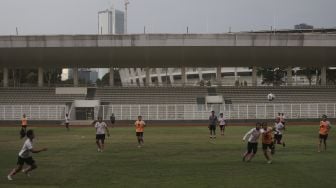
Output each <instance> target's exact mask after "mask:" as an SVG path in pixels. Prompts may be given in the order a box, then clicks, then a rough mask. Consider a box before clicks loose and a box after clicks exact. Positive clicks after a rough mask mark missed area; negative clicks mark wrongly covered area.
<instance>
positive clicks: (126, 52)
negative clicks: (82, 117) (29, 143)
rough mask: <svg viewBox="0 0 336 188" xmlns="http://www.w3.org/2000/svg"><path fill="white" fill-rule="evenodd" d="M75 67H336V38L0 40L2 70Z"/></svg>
mask: <svg viewBox="0 0 336 188" xmlns="http://www.w3.org/2000/svg"><path fill="white" fill-rule="evenodd" d="M75 66H76V67H83V68H84V67H95V68H96V67H100V68H103V67H121V68H122V67H153V68H155V67H182V66H185V67H216V66H222V67H251V66H275V67H277V66H292V67H294V66H302V67H304V66H314V67H318V66H336V34H333V33H247V32H246V33H226V34H137V35H50V36H0V67H8V68H35V67H46V68H49V67H50V68H53V67H55V68H56V67H57V68H68V67H69V68H71V67H75Z"/></svg>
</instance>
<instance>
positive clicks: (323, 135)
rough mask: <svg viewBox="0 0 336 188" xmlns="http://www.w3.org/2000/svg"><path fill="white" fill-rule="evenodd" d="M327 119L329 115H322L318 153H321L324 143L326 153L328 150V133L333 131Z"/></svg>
mask: <svg viewBox="0 0 336 188" xmlns="http://www.w3.org/2000/svg"><path fill="white" fill-rule="evenodd" d="M327 118H328V117H327V115H322V121H320V130H319V145H318V150H317V151H318V152H321V144H322V141H323V145H324V151H326V150H327V139H328V133H329V131H330V129H331V126H330V122H329V121H328V120H327Z"/></svg>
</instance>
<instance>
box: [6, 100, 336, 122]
mask: <svg viewBox="0 0 336 188" xmlns="http://www.w3.org/2000/svg"><path fill="white" fill-rule="evenodd" d="M335 107H336V103H328V104H326V103H323V104H322V103H303V104H294V103H293V104H288V103H283V104H269V103H268V104H225V105H219V104H218V105H197V104H149V105H144V104H140V105H121V104H118V105H101V106H96V107H95V108H94V112H95V114H94V117H95V119H97V117H98V116H102V117H103V119H104V120H108V119H109V117H110V115H111V114H112V113H114V115H115V117H116V119H117V120H134V119H136V118H137V116H138V115H142V116H143V118H144V119H146V120H206V119H208V117H209V115H210V111H211V110H215V111H216V114H219V113H220V112H222V113H223V114H224V116H225V117H226V118H227V119H273V118H275V117H276V116H277V114H278V113H279V112H280V113H284V114H285V117H286V119H310V118H319V117H321V115H322V114H326V115H327V116H328V117H329V118H336V110H335ZM65 113H66V106H65V105H0V120H20V119H21V117H22V115H23V114H26V116H27V118H28V119H29V120H64V116H65ZM71 119H74V117H72V118H71Z"/></svg>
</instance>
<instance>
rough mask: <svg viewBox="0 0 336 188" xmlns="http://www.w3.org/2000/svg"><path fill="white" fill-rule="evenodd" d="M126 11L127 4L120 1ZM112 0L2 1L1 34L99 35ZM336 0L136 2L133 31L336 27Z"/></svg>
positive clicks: (131, 22) (132, 4)
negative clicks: (100, 21) (101, 16)
mask: <svg viewBox="0 0 336 188" xmlns="http://www.w3.org/2000/svg"><path fill="white" fill-rule="evenodd" d="M114 2H115V6H116V8H117V9H122V10H124V6H123V0H114ZM110 5H111V0H0V35H14V34H15V33H16V32H15V28H16V27H18V30H19V34H20V35H33V34H38V35H45V34H96V33H97V24H98V19H97V17H98V11H101V10H105V9H107V8H109V7H110ZM335 12H336V0H130V5H129V14H128V32H129V33H142V32H143V28H144V26H146V31H147V33H185V32H186V27H187V26H188V27H189V31H190V32H191V33H223V32H228V31H229V28H230V27H231V30H232V31H233V32H235V31H250V30H265V29H270V27H271V26H272V25H275V28H277V29H291V28H293V26H294V25H295V24H299V23H307V24H310V25H313V26H314V27H324V28H330V27H336V13H335Z"/></svg>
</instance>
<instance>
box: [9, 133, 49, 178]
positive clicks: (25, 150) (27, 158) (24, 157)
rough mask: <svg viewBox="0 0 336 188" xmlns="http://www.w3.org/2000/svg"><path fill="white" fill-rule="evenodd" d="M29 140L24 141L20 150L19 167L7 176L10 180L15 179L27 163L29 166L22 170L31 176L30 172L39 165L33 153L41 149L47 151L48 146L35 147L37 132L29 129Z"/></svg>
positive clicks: (27, 134)
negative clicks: (34, 141) (34, 140)
mask: <svg viewBox="0 0 336 188" xmlns="http://www.w3.org/2000/svg"><path fill="white" fill-rule="evenodd" d="M26 136H27V140H26V141H25V142H24V144H23V146H22V149H21V151H20V152H19V156H18V161H17V167H16V168H14V169H13V170H12V171H11V172H10V173H9V174H8V176H7V179H8V180H10V181H11V180H13V176H14V175H15V174H17V173H18V172H20V171H21V170H22V168H23V165H24V164H25V163H26V164H27V165H28V167H27V168H25V169H23V170H22V172H23V173H25V174H26V175H27V176H29V172H30V171H32V170H34V169H36V168H37V165H36V162H35V160H34V159H33V157H32V153H39V152H41V151H47V148H42V149H34V148H33V139H34V138H35V134H34V131H33V130H28V131H27V133H26Z"/></svg>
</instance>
